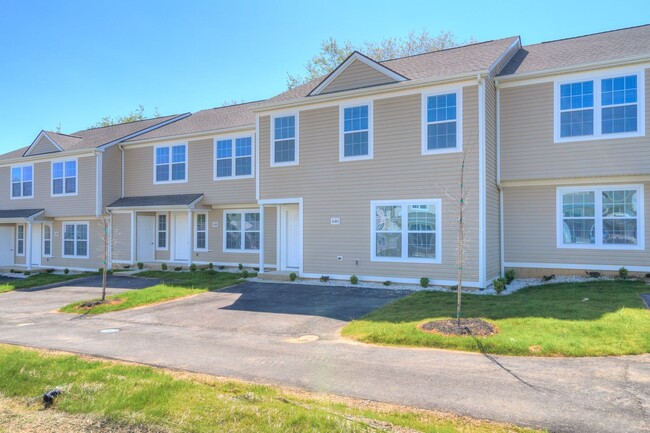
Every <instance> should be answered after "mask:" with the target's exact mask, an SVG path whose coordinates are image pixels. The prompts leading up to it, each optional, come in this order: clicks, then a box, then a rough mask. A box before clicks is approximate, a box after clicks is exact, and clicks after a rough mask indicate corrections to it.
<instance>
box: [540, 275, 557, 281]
mask: <svg viewBox="0 0 650 433" xmlns="http://www.w3.org/2000/svg"><path fill="white" fill-rule="evenodd" d="M554 279H555V274H552V275H542V281H551V280H554Z"/></svg>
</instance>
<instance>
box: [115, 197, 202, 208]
mask: <svg viewBox="0 0 650 433" xmlns="http://www.w3.org/2000/svg"><path fill="white" fill-rule="evenodd" d="M201 197H203V194H174V195H147V196H139V197H123V198H121V199H119V200H116V201H114V202H113V203H111V204H109V205H108V207H109V208H116V207H124V208H129V207H160V206H189V205H190V204H192V203H194V202H195V201H197V200H198V199H200V198H201Z"/></svg>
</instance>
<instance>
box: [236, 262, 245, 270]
mask: <svg viewBox="0 0 650 433" xmlns="http://www.w3.org/2000/svg"><path fill="white" fill-rule="evenodd" d="M237 267H238V268H239V270H240V271H241V270H242V269H244V265H243V264H242V263H240V264H238V265H237Z"/></svg>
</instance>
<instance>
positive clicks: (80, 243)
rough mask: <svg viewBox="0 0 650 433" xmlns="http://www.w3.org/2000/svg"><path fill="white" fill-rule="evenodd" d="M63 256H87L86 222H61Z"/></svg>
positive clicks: (85, 257)
mask: <svg viewBox="0 0 650 433" xmlns="http://www.w3.org/2000/svg"><path fill="white" fill-rule="evenodd" d="M63 257H71V258H84V259H87V258H88V223H63Z"/></svg>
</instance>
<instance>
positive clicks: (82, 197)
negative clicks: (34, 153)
mask: <svg viewBox="0 0 650 433" xmlns="http://www.w3.org/2000/svg"><path fill="white" fill-rule="evenodd" d="M96 170H97V164H96V162H95V157H94V156H84V157H79V158H78V160H77V195H72V196H63V197H58V196H54V197H52V196H51V192H52V189H51V188H52V186H51V183H52V178H51V176H52V174H51V173H52V163H51V161H49V160H47V161H38V162H35V163H34V198H26V199H20V200H11V199H10V194H11V190H10V188H11V182H9V179H10V173H11V167H9V166H5V167H0V180H2V181H0V207H2V209H45V216H48V217H76V216H86V215H95V207H96V199H95V197H96V187H95V185H96V181H97V178H96V176H95V173H96ZM5 179H6V181H4V180H5Z"/></svg>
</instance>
